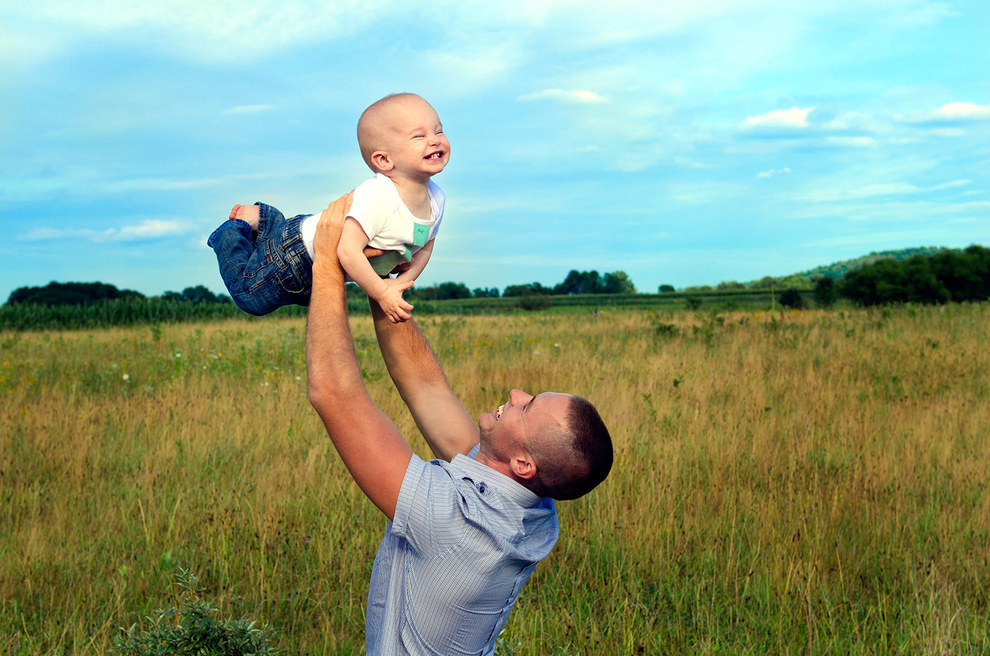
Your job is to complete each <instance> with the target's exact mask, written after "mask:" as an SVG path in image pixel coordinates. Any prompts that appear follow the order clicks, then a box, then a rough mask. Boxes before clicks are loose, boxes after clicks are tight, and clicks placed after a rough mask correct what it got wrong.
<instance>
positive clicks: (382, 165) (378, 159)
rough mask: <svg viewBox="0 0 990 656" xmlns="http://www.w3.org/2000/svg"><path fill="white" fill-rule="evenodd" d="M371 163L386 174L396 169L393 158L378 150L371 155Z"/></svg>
mask: <svg viewBox="0 0 990 656" xmlns="http://www.w3.org/2000/svg"><path fill="white" fill-rule="evenodd" d="M371 163H372V164H374V165H375V168H376V169H378V170H379V171H381V172H382V173H384V172H385V171H391V170H392V169H393V168H395V163H394V162H392V158H391V157H389V156H388V153H386V152H385V151H384V150H376V151H375V152H373V153H371Z"/></svg>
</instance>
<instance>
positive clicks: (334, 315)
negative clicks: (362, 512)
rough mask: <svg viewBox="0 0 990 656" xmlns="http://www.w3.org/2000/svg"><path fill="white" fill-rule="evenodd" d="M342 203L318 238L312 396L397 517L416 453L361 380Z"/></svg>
mask: <svg viewBox="0 0 990 656" xmlns="http://www.w3.org/2000/svg"><path fill="white" fill-rule="evenodd" d="M342 207H343V206H342V205H341V204H340V201H336V202H335V203H332V204H331V207H330V208H328V209H327V210H326V211H325V212H324V218H322V219H321V220H320V224H319V225H318V226H317V232H316V238H315V240H314V246H315V250H316V257H315V258H314V259H313V293H312V296H311V298H310V307H309V321H308V323H307V326H306V369H307V375H308V378H309V399H310V402H311V403H312V404H313V407H314V408H316V411H317V412H318V413H319V415H320V418H321V419H322V420H323V425H324V426H326V429H327V434H328V435H329V436H330V439H331V441H332V442H333V445H334V447H335V448H336V449H337V453H339V454H340V458H341V460H342V461H343V462H344V465H346V467H347V469H348V471H349V472H350V473H351V476H353V477H354V480H355V482H357V484H358V486H360V488H361V489H362V490H363V491H364V493H365V494H367V495H368V498H370V499H371V501H372V502H373V503H374V504H375V505H376V506H378V508H379V509H381V511H382V512H383V513H385V515H386V516H387V517H388V518H389V519H392V517H393V515H394V513H395V506H396V500H397V498H398V494H399V489H400V487H401V485H402V478H403V476H404V475H405V471H406V468H407V467H408V466H409V459H410V458H411V457H412V451H411V450H410V448H409V445H408V444H406V442H405V440H404V439H403V438H402V435H401V434H399V431H398V430H397V429H396V428H395V425H394V424H393V423H392V422H391V420H389V418H388V417H386V416H385V414H384V413H383V412H382V411H381V409H379V408H378V406H377V405H375V403H374V402H373V401H372V400H371V397H369V396H368V392H367V391H366V390H365V388H364V383H363V381H362V380H361V370H360V368H359V366H358V360H357V355H356V354H355V353H354V342H353V340H352V339H351V331H350V327H349V326H348V323H347V297H346V293H345V291H344V274H343V271H342V270H341V268H340V264H339V262H338V260H337V257H336V245H337V237H338V236H339V228H340V221H342V220H343V218H342V214H343V211H342ZM331 210H332V211H331ZM328 216H329V217H330V218H327V217H328ZM328 226H332V227H328Z"/></svg>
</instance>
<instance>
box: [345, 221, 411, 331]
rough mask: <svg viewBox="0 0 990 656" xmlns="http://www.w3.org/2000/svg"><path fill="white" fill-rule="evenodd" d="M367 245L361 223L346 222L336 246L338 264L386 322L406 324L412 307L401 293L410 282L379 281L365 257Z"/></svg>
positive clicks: (407, 287)
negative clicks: (371, 300)
mask: <svg viewBox="0 0 990 656" xmlns="http://www.w3.org/2000/svg"><path fill="white" fill-rule="evenodd" d="M367 245H368V235H366V234H365V233H364V229H362V228H361V224H359V223H358V222H357V221H355V220H354V219H347V220H346V221H345V222H344V229H343V232H341V234H340V242H339V243H338V244H337V259H339V260H340V265H341V266H342V267H344V271H346V272H347V273H348V275H350V277H351V279H352V280H353V281H354V282H356V283H357V284H358V286H359V287H361V289H363V290H364V293H366V294H367V295H368V296H369V297H370V298H371V299H373V300H374V301H375V302H376V303H378V305H380V306H381V308H382V310H383V311H384V312H385V315H386V316H387V317H388V320H389V321H391V322H392V323H399V322H401V321H406V320H407V319H409V318H410V317H411V316H412V315H411V314H409V312H410V311H411V310H412V309H413V306H412V305H410V304H409V303H407V302H406V301H405V300H404V299H403V298H402V292H403V291H405V290H407V289H409V288H410V287H412V283H413V281H412V280H398V279H395V280H393V279H391V278H384V279H383V278H379V277H378V274H377V273H375V270H374V269H373V268H371V263H370V262H368V258H367V257H365V255H364V247H365V246H367Z"/></svg>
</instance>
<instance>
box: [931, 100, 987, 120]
mask: <svg viewBox="0 0 990 656" xmlns="http://www.w3.org/2000/svg"><path fill="white" fill-rule="evenodd" d="M932 117H933V118H937V119H942V120H949V121H956V120H964V121H969V120H974V119H980V120H982V119H990V105H977V104H974V103H969V102H953V103H946V104H945V105H942V106H941V107H939V108H938V109H936V110H935V111H933V112H932Z"/></svg>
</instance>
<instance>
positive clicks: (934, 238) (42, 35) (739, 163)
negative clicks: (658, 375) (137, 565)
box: [0, 0, 990, 301]
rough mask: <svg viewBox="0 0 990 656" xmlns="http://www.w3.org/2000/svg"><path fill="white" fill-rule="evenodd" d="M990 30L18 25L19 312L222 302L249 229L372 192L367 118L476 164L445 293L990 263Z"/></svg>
mask: <svg viewBox="0 0 990 656" xmlns="http://www.w3.org/2000/svg"><path fill="white" fill-rule="evenodd" d="M987 34H990V3H988V2H985V1H984V0H972V1H969V0H967V1H953V0H950V1H947V2H929V1H927V0H855V1H852V0H830V2H822V3H819V2H779V1H777V2H768V1H764V0H747V1H734V0H707V1H705V0H694V1H692V2H690V3H689V2H656V3H643V2H641V1H640V0H635V1H627V0H613V1H612V2H608V3H602V2H600V1H599V0H593V1H588V2H555V1H539V0H537V1H533V2H518V3H515V2H507V3H499V2H494V3H493V2H474V1H464V0H460V1H458V2H447V1H445V0H440V1H437V2H430V3H422V4H420V3H416V2H404V1H403V2H399V1H395V2H393V1H389V0H386V1H381V0H380V1H378V2H374V3H359V2H335V1H333V0H330V1H325V0H319V1H313V2H294V1H292V0H281V1H279V2H267V1H255V2H252V1H250V0H237V1H230V2H228V1H225V0H220V1H214V2H201V0H188V1H187V0H179V1H165V2H162V1H161V0H158V1H156V2H151V1H147V2H146V1H143V0H135V1H132V2H126V3H124V2H118V1H106V2H104V1H101V0H88V1H87V0H83V1H82V2H80V1H78V0H76V1H72V2H69V1H64V2H63V1H51V0H38V1H33V2H17V3H13V2H11V3H4V6H3V7H2V8H0V70H2V71H3V73H2V75H0V92H2V97H3V102H0V200H2V203H3V206H4V209H5V212H4V213H3V217H2V218H0V221H2V223H3V226H4V228H5V230H4V232H5V234H6V238H5V239H4V240H3V243H2V245H0V301H3V300H6V298H7V296H8V295H9V294H10V292H11V291H12V290H13V289H15V288H17V287H21V286H25V285H44V284H47V283H48V282H50V281H52V280H57V281H60V282H65V281H84V282H92V281H101V282H107V283H111V284H114V285H116V286H118V287H120V288H127V289H135V290H137V291H140V292H142V293H144V294H148V295H157V294H160V293H162V292H164V291H167V290H176V291H181V290H182V289H183V288H185V287H187V286H192V285H198V284H205V285H207V286H208V287H210V288H211V289H213V290H214V291H216V292H220V291H223V285H222V283H221V281H220V277H219V274H218V273H217V267H216V261H215V259H214V256H213V253H212V251H211V250H209V249H208V248H207V247H206V238H207V236H208V235H209V233H210V232H211V230H212V229H213V228H214V227H215V225H216V224H218V223H219V221H221V220H222V219H224V218H225V217H226V215H227V213H228V211H229V209H230V206H231V205H232V204H233V203H235V202H240V203H250V202H254V201H256V200H264V201H266V202H269V203H272V204H274V205H276V206H277V207H279V208H280V209H282V210H283V211H284V212H285V213H286V214H287V215H291V214H296V213H303V212H312V211H316V210H319V209H321V208H322V207H325V206H326V204H327V203H328V202H329V201H330V200H332V199H333V198H335V197H337V196H338V195H340V194H341V193H343V192H345V191H347V190H348V189H350V188H352V187H354V186H355V185H357V184H358V183H360V182H361V181H362V180H363V179H365V178H366V177H367V176H368V175H369V171H368V170H367V169H366V168H365V166H364V164H363V163H362V161H361V159H360V156H359V154H358V149H357V144H356V140H355V136H354V126H355V123H356V121H357V118H358V116H359V114H360V112H361V111H362V110H363V109H364V107H365V106H367V105H368V104H369V103H371V102H372V101H374V100H376V99H378V98H379V97H381V96H383V95H385V94H387V93H390V92H395V91H414V92H417V93H420V94H421V95H423V96H424V97H426V98H427V99H428V100H430V102H431V103H432V104H433V105H434V107H435V108H436V109H437V111H438V112H439V114H440V117H441V119H442V120H443V122H444V128H445V132H446V133H447V135H448V137H449V138H450V141H451V149H452V157H451V161H450V164H449V165H448V167H447V169H446V170H445V171H444V172H443V173H442V174H440V175H439V176H437V178H436V182H437V183H438V184H440V185H441V186H442V187H443V188H444V190H445V191H446V193H447V197H448V203H447V213H446V216H445V220H444V227H443V230H442V231H441V234H440V237H439V238H438V240H437V245H436V249H435V251H434V255H433V259H432V261H431V262H430V265H429V266H428V267H427V270H426V271H425V272H424V274H423V276H422V277H421V278H420V282H421V283H422V284H433V283H438V282H444V281H455V282H463V283H465V284H466V285H468V287H470V288H474V287H498V288H500V289H504V287H505V286H506V285H510V284H517V283H525V282H532V281H538V282H541V283H543V284H545V285H553V284H555V283H557V282H560V281H562V280H563V279H564V278H565V276H566V275H567V272H568V271H570V270H571V269H578V270H591V269H595V270H598V271H599V272H601V273H605V272H608V271H616V270H622V271H625V272H627V273H628V274H629V276H630V278H631V279H632V280H633V282H634V283H635V285H636V287H637V289H638V290H639V291H644V292H655V291H656V290H657V287H658V285H660V284H672V285H674V286H676V287H685V286H689V285H701V284H717V283H719V282H721V281H729V280H737V281H741V282H745V281H749V280H754V279H757V278H760V277H763V276H765V275H774V276H779V275H786V274H790V273H794V272H798V271H803V270H806V269H810V268H812V267H814V266H817V265H821V264H828V263H831V262H835V261H838V260H843V259H847V258H852V257H857V256H859V255H863V254H866V253H869V252H871V251H877V250H887V249H896V248H906V247H911V246H929V245H938V246H950V247H965V246H967V245H969V244H974V243H977V244H983V245H990V139H988V137H990V77H988V76H987V71H988V70H990V46H988V40H987Z"/></svg>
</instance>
